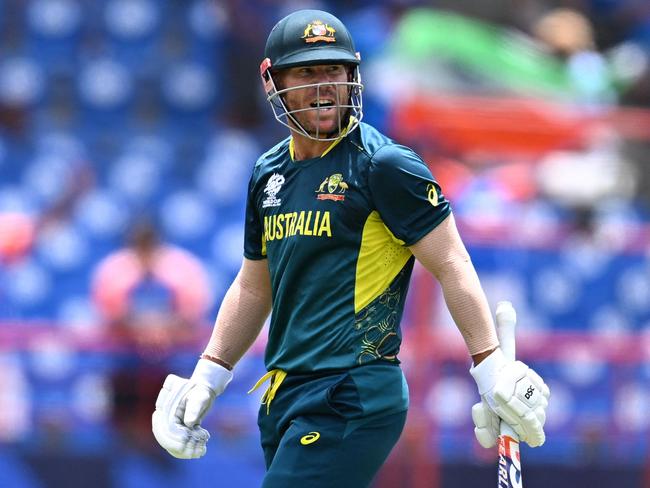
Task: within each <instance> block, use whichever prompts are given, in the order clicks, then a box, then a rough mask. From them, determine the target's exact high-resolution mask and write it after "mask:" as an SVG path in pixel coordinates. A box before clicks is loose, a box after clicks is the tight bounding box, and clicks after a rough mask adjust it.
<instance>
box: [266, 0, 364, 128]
mask: <svg viewBox="0 0 650 488" xmlns="http://www.w3.org/2000/svg"><path fill="white" fill-rule="evenodd" d="M359 63H360V56H359V53H357V52H356V51H355V48H354V41H353V40H352V36H351V35H350V32H349V31H348V29H347V28H346V27H345V25H344V24H343V22H341V21H340V20H339V19H338V18H336V17H335V16H334V15H332V14H330V13H328V12H324V11H322V10H298V11H296V12H293V13H292V14H289V15H288V16H286V17H284V18H283V19H282V20H280V21H279V22H278V23H277V24H276V25H275V27H273V29H272V30H271V33H270V34H269V37H268V39H267V41H266V47H265V49H264V60H263V61H262V64H261V65H260V74H261V76H262V83H263V84H264V90H265V92H266V95H267V100H268V101H269V102H270V104H271V107H272V109H273V113H274V115H275V118H276V119H277V120H278V121H279V122H280V123H282V124H283V125H286V126H287V127H289V128H290V129H291V130H293V131H295V132H298V133H300V134H302V135H304V136H306V137H309V138H310V139H315V140H321V141H323V140H325V141H326V140H335V139H337V138H338V137H340V134H341V133H342V132H343V131H344V130H345V129H347V132H346V134H347V133H349V132H352V131H353V130H354V129H355V128H356V127H357V126H358V125H359V122H360V121H361V118H362V117H363V103H362V98H361V92H362V90H363V85H362V83H361V75H360V73H359ZM326 64H343V65H346V66H348V73H349V76H348V81H347V82H325V83H312V84H308V85H301V86H297V87H291V88H285V89H283V88H282V87H278V85H277V84H276V82H275V80H274V78H273V75H274V73H276V72H277V71H278V70H282V69H286V68H292V67H296V66H313V65H326ZM324 85H329V86H332V85H345V86H347V87H348V89H349V90H348V93H349V96H348V97H347V99H346V100H343V99H341V100H337V103H336V105H338V107H339V111H338V113H339V120H338V131H337V132H336V133H330V134H320V133H319V132H318V129H317V132H316V134H310V133H308V131H307V130H306V129H305V128H304V127H303V126H302V125H301V124H300V122H298V120H297V119H296V117H295V115H296V113H298V112H302V111H309V110H316V111H318V110H319V107H309V108H303V109H297V110H288V108H287V106H286V104H285V102H284V97H283V95H284V94H285V93H287V92H288V91H291V90H297V89H303V88H310V87H315V88H316V89H317V93H318V91H319V90H320V88H321V87H322V86H324ZM337 94H338V90H337ZM318 98H319V97H318V96H317V99H318ZM341 109H342V110H341ZM317 113H320V112H317ZM319 116H320V115H319ZM290 122H291V124H290ZM317 127H319V124H317Z"/></svg>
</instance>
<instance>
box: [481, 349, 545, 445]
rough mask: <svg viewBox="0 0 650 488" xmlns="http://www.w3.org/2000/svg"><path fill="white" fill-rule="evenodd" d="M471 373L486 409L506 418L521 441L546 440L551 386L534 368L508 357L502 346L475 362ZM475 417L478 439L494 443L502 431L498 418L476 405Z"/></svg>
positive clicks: (486, 442)
mask: <svg viewBox="0 0 650 488" xmlns="http://www.w3.org/2000/svg"><path fill="white" fill-rule="evenodd" d="M470 373H471V375H472V376H473V377H474V380H475V381H476V384H477V385H478V390H479V394H480V395H481V400H482V403H481V404H482V408H483V409H487V410H488V411H489V412H490V413H493V414H496V415H497V416H498V417H499V418H501V419H503V420H505V421H506V423H508V424H509V425H510V426H511V427H512V429H513V430H514V431H515V432H516V433H517V435H518V436H519V440H520V441H522V442H526V443H527V444H528V445H530V446H531V447H537V446H541V445H542V444H544V441H545V440H546V436H545V434H544V423H545V422H546V407H547V406H548V399H549V396H550V390H549V388H548V386H547V385H546V384H545V383H544V380H542V378H541V377H540V376H539V375H538V374H537V373H535V371H533V370H532V369H530V368H529V367H528V366H526V365H525V364H524V363H522V362H521V361H510V360H508V359H506V357H505V356H504V355H503V352H502V351H501V349H498V348H497V349H496V350H495V351H494V352H492V354H490V355H489V356H488V357H487V358H485V359H484V360H483V361H481V362H480V363H479V364H478V365H477V366H473V367H472V368H471V369H470ZM472 419H473V420H474V424H475V425H476V429H475V430H474V431H475V433H476V434H477V439H478V441H479V443H480V444H481V445H482V446H484V447H491V446H493V445H494V444H495V442H496V438H497V436H498V435H499V426H498V423H497V422H495V418H494V417H490V416H489V415H486V413H485V412H482V411H481V408H480V407H477V406H476V405H475V406H474V407H473V408H472ZM477 430H478V431H479V432H477ZM479 434H480V436H481V437H480V438H479Z"/></svg>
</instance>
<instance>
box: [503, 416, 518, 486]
mask: <svg viewBox="0 0 650 488" xmlns="http://www.w3.org/2000/svg"><path fill="white" fill-rule="evenodd" d="M497 447H498V449H499V467H498V477H497V479H498V483H497V486H498V487H499V488H522V487H523V480H522V478H521V456H520V454H519V441H518V440H517V438H516V436H515V437H511V436H509V435H507V434H504V433H503V428H502V429H501V435H500V436H499V438H498V440H497Z"/></svg>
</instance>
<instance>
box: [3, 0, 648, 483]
mask: <svg viewBox="0 0 650 488" xmlns="http://www.w3.org/2000/svg"><path fill="white" fill-rule="evenodd" d="M297 8H322V9H325V10H330V11H332V12H334V13H335V14H336V15H338V16H339V17H340V18H341V19H342V20H343V22H344V23H346V25H347V26H348V27H349V29H350V30H351V32H352V34H353V36H354V38H355V42H356V44H357V49H358V50H359V51H360V52H361V56H362V61H363V62H362V70H361V72H362V76H363V81H364V83H365V85H366V89H365V92H364V114H365V115H364V117H365V118H366V120H367V121H369V122H371V123H372V124H374V125H376V126H378V127H379V128H380V129H383V130H385V131H387V132H388V133H389V134H391V135H392V136H394V137H395V138H397V139H398V140H400V141H402V142H404V143H406V144H408V145H411V146H413V147H414V148H416V149H417V150H418V151H419V152H420V153H421V154H422V155H423V156H425V159H426V160H427V162H428V163H429V164H430V165H431V167H432V170H433V174H434V175H435V176H436V177H437V178H438V179H439V181H440V182H441V184H442V188H443V190H444V191H445V193H446V194H447V196H448V197H449V198H450V200H451V201H452V204H453V207H454V211H455V213H456V216H457V218H458V220H459V222H460V228H461V233H462V234H463V235H464V237H465V238H466V239H467V243H468V245H469V246H470V251H472V255H473V259H474V261H475V263H476V266H477V268H478V270H479V272H480V273H481V275H482V278H484V283H485V287H486V291H487V293H488V295H490V296H491V297H493V298H494V300H497V299H500V298H503V297H504V295H505V296H507V297H508V298H509V299H511V300H512V301H514V302H515V303H518V304H519V306H520V312H521V315H522V317H523V318H524V319H525V321H526V323H527V324H529V325H530V327H531V328H532V329H535V330H542V331H551V332H552V331H558V330H559V331H567V330H569V331H588V332H594V333H600V332H607V333H611V332H612V331H614V332H619V333H642V331H643V330H645V329H646V328H647V327H646V326H648V325H650V258H649V257H648V256H649V253H648V250H649V249H650V248H649V247H648V242H650V231H649V229H650V228H649V227H648V223H649V221H650V3H649V2H648V1H647V0H573V1H571V0H566V1H552V0H548V1H545V0H516V1H515V0H486V1H481V2H476V1H470V0H454V1H448V0H440V1H434V0H431V1H416V0H390V1H383V2H373V1H370V0H346V1H342V0H328V1H326V0H322V1H318V0H314V1H310V0H248V1H242V0H105V1H92V0H78V1H75V0H30V1H25V0H0V322H2V324H3V325H1V326H0V328H2V329H4V330H3V331H0V338H2V340H3V342H4V341H5V340H6V341H7V342H4V344H3V343H1V342H0V364H2V365H3V368H4V371H5V373H6V374H4V378H3V379H2V381H4V382H6V383H7V385H9V389H10V391H12V394H11V395H3V393H2V389H1V388H0V410H2V411H12V412H15V413H14V414H12V415H9V416H6V417H2V420H0V442H2V441H7V442H9V441H11V442H22V441H25V439H26V438H27V437H28V436H29V435H30V433H32V432H34V431H38V432H48V433H49V434H48V435H51V434H52V432H55V431H56V429H55V428H54V427H53V426H55V425H59V427H60V423H61V422H62V420H61V418H62V417H65V415H64V414H62V413H60V412H61V411H62V410H63V409H64V408H67V399H68V398H70V397H69V395H71V394H72V395H77V396H76V397H75V398H76V400H75V403H74V405H73V407H74V408H75V409H76V414H75V415H76V417H75V418H76V419H77V421H78V422H79V424H78V427H79V429H80V430H79V431H78V432H77V434H78V436H80V438H81V437H83V438H84V439H85V442H86V444H84V445H87V446H96V445H97V444H98V443H100V441H101V439H102V438H103V437H102V436H103V435H104V431H102V430H101V429H100V428H99V427H97V426H98V425H100V424H102V422H107V421H108V419H110V418H112V417H111V415H113V417H115V418H122V419H123V418H125V415H124V412H132V413H133V415H131V416H129V417H128V420H129V422H131V423H127V425H122V426H119V425H116V426H117V427H118V428H119V429H120V431H121V432H122V433H124V435H126V436H128V440H127V442H130V443H136V444H137V442H138V439H139V440H140V441H142V440H143V439H145V437H146V436H150V434H149V433H148V431H147V429H148V422H149V420H148V417H149V415H150V412H149V411H148V410H147V409H148V408H149V406H152V405H153V404H152V403H151V402H152V395H153V397H154V398H155V392H156V391H157V389H158V385H159V384H160V379H161V378H162V377H164V374H165V372H166V371H167V370H168V368H169V364H170V362H171V361H174V360H177V359H178V357H176V356H177V355H176V350H177V349H178V346H179V345H181V346H183V345H185V347H186V350H189V351H193V353H196V351H198V350H199V346H197V344H198V343H201V341H203V340H204V339H205V338H206V337H207V334H209V329H210V322H211V320H212V317H213V316H214V313H215V311H216V308H217V306H218V304H219V301H220V299H221V297H222V296H223V293H224V292H225V289H226V287H227V286H228V284H229V282H230V280H231V279H232V278H233V276H234V273H236V271H237V269H238V267H239V264H240V260H241V255H242V242H243V214H244V204H245V195H246V188H247V182H248V177H249V174H250V170H251V168H252V166H253V164H254V162H255V160H256V158H257V157H258V156H259V154H261V152H262V151H263V150H265V148H266V147H268V146H270V145H271V144H273V143H274V142H275V141H277V140H278V139H280V138H281V137H284V136H285V130H284V129H283V128H282V127H281V126H280V125H279V124H277V123H276V122H275V120H273V118H272V116H271V114H270V110H268V106H267V105H268V104H267V102H266V100H265V99H264V97H263V91H262V89H261V85H260V82H259V63H260V62H261V59H262V53H263V47H264V42H265V40H266V36H267V33H268V32H269V30H270V29H271V27H272V26H273V25H274V24H275V22H277V21H278V20H279V19H280V18H281V17H283V16H284V15H285V14H287V13H288V12H290V11H293V10H295V9H297ZM432 293H433V292H432ZM439 315H440V316H439ZM407 316H408V314H407ZM441 316H442V314H438V313H437V312H436V313H435V314H434V317H435V318H436V320H439V321H440V322H445V321H448V318H444V317H441ZM432 325H434V326H437V325H438V324H437V323H436V324H432ZM405 326H406V327H409V323H408V321H407V324H405ZM25 331H27V332H28V333H29V334H33V338H36V339H35V340H36V342H30V340H31V339H30V340H28V341H27V342H20V341H18V340H17V339H15V338H16V337H18V336H21V334H22V333H23V332H25ZM47 331H56V333H57V334H56V335H47ZM44 332H45V335H43V336H41V335H40V334H42V333H44ZM3 334H4V335H3ZM21 337H22V336H21ZM30 337H31V336H30ZM62 337H73V338H74V339H73V343H74V344H77V343H79V341H81V342H83V343H84V344H86V342H84V341H88V343H92V344H96V343H97V341H99V342H100V343H101V344H103V347H104V350H105V351H109V350H110V351H112V352H113V353H114V356H113V357H112V359H111V360H110V361H108V362H106V363H104V362H101V361H99V362H97V361H95V360H93V359H91V360H90V362H89V363H88V361H86V360H85V359H84V358H83V357H81V356H82V355H81V356H80V355H79V354H77V355H76V356H75V354H76V353H75V351H74V347H75V346H74V345H70V344H69V343H68V342H66V341H65V340H63V339H62ZM12 340H16V341H18V342H15V343H14V342H11V341H12ZM75 341H77V342H75ZM17 343H20V344H22V345H21V346H16V344H17ZM25 344H29V346H25ZM34 344H36V345H34ZM20 347H24V348H25V350H23V351H20ZM92 347H97V346H96V345H95V346H92ZM34 348H36V350H37V351H38V353H39V354H38V356H39V357H38V358H35V359H33V360H32V359H30V360H29V361H27V360H25V357H27V358H31V357H32V356H30V354H32V355H34V356H36V354H35V353H34ZM99 349H102V347H99ZM14 350H18V352H16V354H14V353H13V352H12V351H14ZM14 352H15V351H14ZM41 352H43V355H42V357H41ZM582 352H583V354H584V356H583V359H584V360H585V363H589V364H591V363H590V361H592V360H593V357H592V356H591V355H590V354H592V353H591V352H589V351H586V350H585V351H582ZM192 358H193V356H192ZM25 364H29V365H30V366H29V367H27V366H25ZM88 364H90V366H88ZM187 364H190V363H187ZM259 367H260V364H259V363H256V364H252V365H247V363H246V362H245V363H244V364H243V366H242V367H241V368H242V369H243V370H244V371H247V370H246V368H251V370H255V371H256V369H255V368H259ZM30 368H32V369H30ZM75 371H76V373H77V374H76V376H75V373H74V372H75ZM78 373H83V374H78ZM86 373H87V374H86ZM242 374H243V375H244V376H245V375H246V373H242ZM250 374H251V376H252V375H253V372H252V371H251V372H250ZM547 374H548V375H550V377H551V378H553V375H554V373H553V371H550V372H549V373H547ZM568 374H569V373H567V375H568ZM605 374H606V373H603V374H602V375H601V376H600V377H599V376H598V375H597V374H596V375H592V376H590V377H589V378H587V379H585V377H584V376H582V377H578V378H577V379H576V377H575V376H574V378H573V380H574V386H576V385H578V386H579V387H581V388H590V387H593V386H594V385H595V384H596V383H597V382H598V381H601V380H602V379H603V378H604V377H605ZM635 374H636V373H635ZM648 374H649V373H648V372H645V373H639V375H640V377H641V378H642V379H644V381H647V380H648V378H646V377H647V376H648ZM644 375H645V376H644ZM73 376H74V377H75V380H74V381H71V380H70V378H72V377H73ZM567 377H568V376H567ZM569 380H571V378H569ZM635 381H636V380H635ZM64 383H65V385H66V388H68V389H72V393H69V392H68V393H65V394H62V393H61V385H62V384H64ZM147 385H149V386H151V385H153V387H151V388H149V386H147ZM636 385H637V383H634V382H632V383H630V384H629V385H628V386H629V388H628V390H626V391H627V393H628V394H629V392H630V391H633V393H634V394H633V396H634V395H636V396H635V397H634V398H636V400H635V401H637V403H638V404H639V405H640V406H650V397H648V396H647V394H646V395H643V394H641V393H639V391H640V390H639V389H635V388H636ZM449 387H450V388H452V389H453V390H454V391H455V392H456V393H458V391H464V390H463V388H464V387H463V386H458V385H455V386H449ZM35 388H43V391H45V392H46V395H45V397H44V398H45V400H39V401H40V402H41V403H38V402H34V401H33V395H32V391H33V389H35ZM242 388H243V387H242ZM552 388H553V387H552ZM90 391H92V392H93V393H92V394H89V393H88V392H90ZM554 391H555V390H554ZM558 391H560V392H561V393H560V396H559V398H560V400H559V402H560V403H561V402H562V401H564V402H565V403H564V405H571V404H572V403H571V402H572V400H571V398H572V396H571V395H572V392H571V391H570V390H569V389H567V388H563V387H562V386H559V387H558ZM603 391H604V390H603ZM16 392H17V393H16ZM47 392H50V393H49V394H47ZM101 392H103V393H101ZM601 393H602V392H601ZM610 393H611V392H610V390H606V394H610ZM48 395H49V396H48ZM62 395H63V396H62ZM563 395H564V397H563ZM459 398H461V400H462V399H463V398H465V397H464V396H462V395H461V396H460V397H459ZM563 398H564V400H562V399H563ZM248 401H249V400H248V399H246V400H240V402H239V403H234V404H233V405H235V406H234V407H233V410H238V411H239V410H241V402H248ZM459 401H460V400H459ZM224 402H226V404H227V402H228V400H227V399H226V400H224ZM253 403H254V402H253ZM453 405H456V404H453ZM592 407H593V408H594V409H595V410H594V411H598V412H599V413H597V414H594V415H596V417H597V420H596V423H597V422H598V421H599V420H598V419H600V418H601V417H598V415H602V412H601V411H600V410H598V408H602V409H605V410H608V411H613V410H615V409H616V408H618V407H616V405H614V406H612V405H611V404H607V405H600V406H592ZM592 407H589V408H592ZM246 408H247V407H246ZM450 408H451V410H450V412H451V411H452V410H453V411H461V410H460V409H456V408H455V407H453V406H452V407H450ZM573 408H574V410H575V411H576V412H577V411H578V406H577V405H573ZM621 408H622V409H623V410H622V411H620V412H618V413H617V414H616V415H620V416H622V417H621V418H624V419H628V418H633V419H636V424H634V425H635V429H636V430H635V432H636V433H641V434H643V433H646V434H647V432H648V430H647V429H648V428H650V425H648V422H647V421H645V422H644V421H642V420H639V419H637V417H635V414H634V411H633V410H629V411H628V410H625V408H626V407H621ZM612 409H613V410H612ZM57 412H59V413H58V414H57ZM242 415H243V416H245V413H242V414H241V415H240V416H242ZM440 415H442V417H441V418H443V419H444V418H445V417H444V412H443V413H442V414H440ZM450 415H451V414H450ZM34 418H36V419H37V420H35V421H34V420H33V419H34ZM237 418H239V417H237V416H235V417H234V420H233V423H232V424H231V425H230V426H227V427H224V429H226V430H227V429H231V431H232V429H234V430H237V429H238V427H237V425H238V424H237V421H236V419H237ZM448 420H449V425H451V426H452V427H454V428H455V427H457V419H456V418H455V417H453V415H451V417H449V419H448ZM463 421H464V422H465V423H467V421H468V419H466V418H465V419H464V420H463ZM563 421H564V422H569V420H568V419H564V420H563ZM626 421H627V420H626ZM32 422H36V424H37V427H34V425H33V424H32ZM64 423H65V422H64ZM44 425H45V426H46V427H47V428H45V427H43V426H44ZM84 425H85V426H87V425H91V426H94V427H93V429H94V430H93V429H86V430H84V429H85V427H84ZM233 425H234V426H235V427H233ZM463 425H465V424H463ZM552 425H553V424H552V422H551V428H552ZM591 425H592V424H589V426H591ZM556 426H557V427H558V428H559V427H561V426H562V424H561V422H559V421H558V423H556ZM60 428H62V429H63V430H65V429H68V428H71V427H70V426H64V427H60ZM98 429H99V430H98ZM242 430H243V431H245V430H246V429H244V428H242ZM465 430H466V431H467V432H466V433H467V435H471V429H469V428H466V429H465ZM145 431H147V432H145ZM585 431H588V432H592V431H590V430H589V428H588V427H585ZM231 433H232V432H231ZM44 435H45V434H44ZM233 435H234V434H233ZM644 435H645V434H644ZM84 436H86V437H84ZM147 439H148V438H147ZM143 444H145V445H149V446H150V445H151V444H148V442H143ZM1 461H2V459H1V456H0V462H1ZM0 485H3V483H2V475H0ZM3 486H4V485H3ZM25 486H27V485H25ZM34 486H36V485H34Z"/></svg>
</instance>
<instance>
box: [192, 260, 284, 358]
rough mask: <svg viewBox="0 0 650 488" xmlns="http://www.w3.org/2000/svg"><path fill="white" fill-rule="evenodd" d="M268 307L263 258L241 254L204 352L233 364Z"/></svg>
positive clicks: (268, 280) (268, 288)
mask: <svg viewBox="0 0 650 488" xmlns="http://www.w3.org/2000/svg"><path fill="white" fill-rule="evenodd" d="M270 311H271V278H270V275H269V268H268V263H267V260H266V259H261V260H259V261H253V260H250V259H246V258H244V262H243V263H242V267H241V269H240V270H239V274H238V275H237V277H236V278H235V281H234V282H233V283H232V285H230V288H229V289H228V291H227V292H226V296H225V297H224V299H223V302H221V307H220V308H219V313H218V314H217V320H216V321H215V324H214V329H213V330H212V336H211V337H210V342H208V345H207V346H206V348H205V351H204V354H205V355H207V356H210V357H212V358H217V359H218V360H220V361H222V362H225V363H227V364H228V365H230V366H234V365H235V364H236V363H237V361H239V360H240V359H241V357H242V356H243V355H244V353H245V352H246V351H247V350H248V348H250V347H251V345H252V344H253V342H254V341H255V339H256V338H257V336H258V335H259V333H260V331H261V330H262V326H263V325H264V321H265V320H266V318H267V317H268V315H269V312H270Z"/></svg>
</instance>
